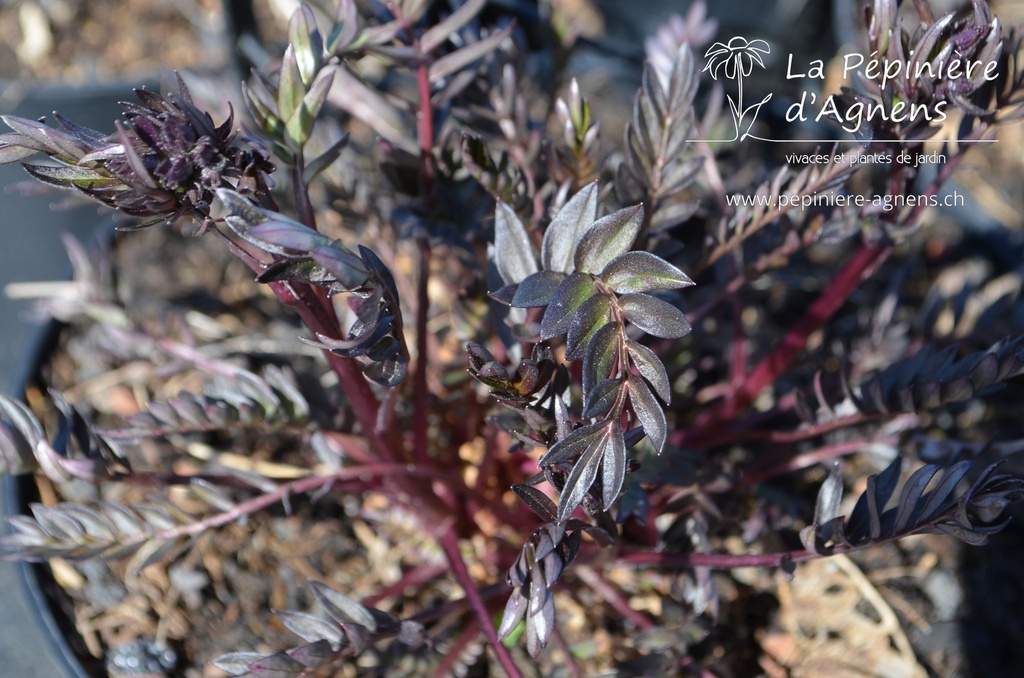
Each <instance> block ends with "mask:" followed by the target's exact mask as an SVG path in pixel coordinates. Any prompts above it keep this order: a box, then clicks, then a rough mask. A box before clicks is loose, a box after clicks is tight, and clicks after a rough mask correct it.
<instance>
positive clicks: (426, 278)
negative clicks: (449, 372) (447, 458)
mask: <svg viewBox="0 0 1024 678" xmlns="http://www.w3.org/2000/svg"><path fill="white" fill-rule="evenodd" d="M419 246H420V280H419V288H418V289H417V291H416V292H417V293H416V371H415V372H414V373H413V399H414V404H413V420H412V430H413V436H412V437H413V444H412V450H413V460H415V461H416V463H418V464H426V463H428V462H429V449H428V447H429V441H428V436H427V424H428V421H427V407H428V405H429V398H428V396H429V393H428V392H427V364H428V363H429V362H430V358H429V356H428V355H427V354H428V350H427V343H428V342H427V320H428V315H429V311H430V295H429V290H428V284H429V282H430V241H429V240H428V239H427V238H419Z"/></svg>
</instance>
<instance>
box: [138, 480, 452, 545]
mask: <svg viewBox="0 0 1024 678" xmlns="http://www.w3.org/2000/svg"><path fill="white" fill-rule="evenodd" d="M396 475H405V476H415V477H431V478H437V479H439V480H442V481H445V480H448V476H447V475H446V474H443V473H438V472H437V471H433V470H431V469H424V468H420V467H418V466H414V465H413V464H373V465H368V466H358V467H355V468H346V469H341V470H340V471H337V472H335V473H332V474H330V475H326V476H309V477H306V478H299V479H298V480H293V481H291V482H287V483H284V484H282V485H279V486H278V487H277V489H275V490H274V491H272V492H267V493H266V494H261V495H259V496H258V497H253V498H252V499H250V500H248V501H244V502H242V503H241V504H238V505H236V506H234V507H233V508H231V509H230V510H228V511H224V512H223V513H216V514H214V515H212V516H208V517H206V518H203V519H202V520H199V521H197V522H194V523H188V524H187V525H180V526H178V527H172V528H170V529H167V530H162V531H160V532H157V533H156V534H152V535H147V534H141V535H139V536H138V537H136V539H135V541H133V542H127V543H136V542H141V541H148V540H150V539H161V540H170V539H177V538H178V537H185V536H192V535H196V534H200V533H202V532H205V531H206V530H209V529H211V528H214V527H220V526H221V525H226V524H228V523H231V522H234V521H236V520H239V519H241V518H244V517H245V516H247V515H250V514H252V513H255V512H256V511H259V510H262V509H265V508H267V507H268V506H272V505H274V504H276V503H278V502H281V501H284V500H285V499H287V498H288V497H289V496H290V495H292V494H303V493H306V492H312V491H313V490H316V489H319V488H321V487H323V486H325V485H329V484H331V483H336V482H340V481H345V480H365V479H366V478H367V477H370V476H381V477H390V476H396Z"/></svg>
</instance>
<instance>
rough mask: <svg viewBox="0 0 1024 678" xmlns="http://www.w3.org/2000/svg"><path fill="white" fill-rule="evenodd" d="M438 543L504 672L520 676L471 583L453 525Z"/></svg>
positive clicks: (518, 677)
mask: <svg viewBox="0 0 1024 678" xmlns="http://www.w3.org/2000/svg"><path fill="white" fill-rule="evenodd" d="M439 543H440V545H441V548H442V549H443V550H444V554H445V556H446V557H447V558H448V564H449V565H451V568H452V573H453V574H454V575H455V579H456V581H458V582H459V585H460V586H462V589H463V590H464V591H465V592H466V599H467V600H468V601H469V605H470V607H472V608H473V613H474V614H476V618H477V621H478V622H479V623H480V627H481V628H482V629H483V632H484V633H485V634H486V635H487V640H489V641H490V643H491V647H492V648H494V653H495V654H496V655H497V656H498V661H499V662H500V663H501V665H502V667H503V668H504V669H505V673H507V674H508V676H509V678H522V674H520V673H519V669H518V668H517V667H516V665H515V662H513V661H512V656H511V655H510V654H509V653H508V648H506V647H505V646H504V645H503V644H502V642H501V641H500V640H498V629H496V628H495V627H494V622H493V621H492V620H491V615H490V613H489V612H488V611H487V606H486V605H485V604H484V600H483V598H482V597H481V596H480V592H479V591H477V589H476V586H474V585H473V578H472V577H471V576H470V575H469V570H468V569H467V568H466V562H465V561H464V560H463V559H462V553H461V552H460V551H459V537H458V535H456V534H455V529H454V527H452V526H448V527H447V528H446V529H445V531H444V533H443V534H442V535H441V537H440V539H439Z"/></svg>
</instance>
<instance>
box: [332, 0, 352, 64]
mask: <svg viewBox="0 0 1024 678" xmlns="http://www.w3.org/2000/svg"><path fill="white" fill-rule="evenodd" d="M335 21H336V22H337V23H335V24H334V27H333V28H331V31H330V35H328V37H327V50H328V51H329V52H330V53H331V54H340V53H341V52H344V51H345V49H346V48H347V47H348V46H349V45H350V44H352V41H353V40H355V38H356V35H358V33H359V12H358V11H357V9H356V3H355V0H340V2H339V3H338V11H337V13H336V14H335Z"/></svg>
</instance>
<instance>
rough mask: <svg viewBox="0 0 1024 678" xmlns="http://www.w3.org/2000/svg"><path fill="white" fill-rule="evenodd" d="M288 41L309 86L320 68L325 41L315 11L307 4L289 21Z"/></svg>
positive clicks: (303, 77) (296, 11)
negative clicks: (318, 27) (321, 35)
mask: <svg viewBox="0 0 1024 678" xmlns="http://www.w3.org/2000/svg"><path fill="white" fill-rule="evenodd" d="M288 41H289V42H290V43H291V46H292V48H293V49H294V51H295V63H296V65H297V66H298V69H299V75H300V76H301V78H302V82H303V83H304V84H305V85H306V86H307V87H308V86H309V84H310V83H311V82H313V77H314V76H316V73H317V71H318V70H319V69H320V60H321V58H322V57H323V51H324V43H323V38H321V37H320V31H319V29H317V27H316V19H315V18H314V17H313V11H312V10H311V9H310V8H309V7H307V6H306V5H305V4H302V5H299V8H298V9H296V10H295V12H294V13H293V14H292V17H291V20H289V22H288Z"/></svg>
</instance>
